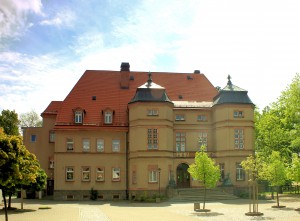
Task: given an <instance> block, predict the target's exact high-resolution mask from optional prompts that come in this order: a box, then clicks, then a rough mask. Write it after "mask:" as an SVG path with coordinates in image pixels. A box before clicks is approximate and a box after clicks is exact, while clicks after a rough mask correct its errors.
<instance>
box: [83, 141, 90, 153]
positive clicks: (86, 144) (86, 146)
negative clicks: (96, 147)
mask: <svg viewBox="0 0 300 221" xmlns="http://www.w3.org/2000/svg"><path fill="white" fill-rule="evenodd" d="M82 150H83V151H85V152H88V151H90V140H89V139H83V140H82Z"/></svg>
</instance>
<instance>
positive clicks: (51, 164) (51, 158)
mask: <svg viewBox="0 0 300 221" xmlns="http://www.w3.org/2000/svg"><path fill="white" fill-rule="evenodd" d="M49 169H54V159H53V157H49Z"/></svg>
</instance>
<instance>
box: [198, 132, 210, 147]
mask: <svg viewBox="0 0 300 221" xmlns="http://www.w3.org/2000/svg"><path fill="white" fill-rule="evenodd" d="M207 136H208V135H207V132H200V133H199V141H198V142H199V148H200V147H202V146H205V147H206V148H207V141H208V139H207Z"/></svg>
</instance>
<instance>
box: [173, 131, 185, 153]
mask: <svg viewBox="0 0 300 221" xmlns="http://www.w3.org/2000/svg"><path fill="white" fill-rule="evenodd" d="M175 137H176V138H175V139H176V142H175V143H176V152H185V146H186V145H185V143H186V134H185V132H176V135H175Z"/></svg>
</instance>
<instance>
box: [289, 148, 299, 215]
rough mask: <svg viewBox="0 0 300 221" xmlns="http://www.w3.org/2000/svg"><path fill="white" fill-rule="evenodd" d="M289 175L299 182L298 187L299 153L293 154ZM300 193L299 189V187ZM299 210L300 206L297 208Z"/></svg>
mask: <svg viewBox="0 0 300 221" xmlns="http://www.w3.org/2000/svg"><path fill="white" fill-rule="evenodd" d="M287 177H288V178H289V179H290V180H292V181H294V182H296V183H297V187H298V185H299V182H300V159H299V157H298V154H296V153H294V154H293V155H292V163H291V165H290V166H289V167H288V173H287ZM298 193H299V189H298ZM296 210H297V211H300V208H298V209H296Z"/></svg>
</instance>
